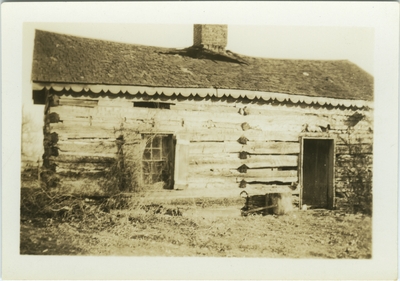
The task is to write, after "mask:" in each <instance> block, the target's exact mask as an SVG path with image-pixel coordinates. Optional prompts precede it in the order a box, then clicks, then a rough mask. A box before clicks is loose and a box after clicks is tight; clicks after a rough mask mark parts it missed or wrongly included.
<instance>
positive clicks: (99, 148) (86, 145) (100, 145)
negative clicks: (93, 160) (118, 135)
mask: <svg viewBox="0 0 400 281" xmlns="http://www.w3.org/2000/svg"><path fill="white" fill-rule="evenodd" d="M57 146H58V147H59V149H60V150H61V152H85V153H88V154H91V153H117V152H118V147H117V144H116V141H108V140H106V141H104V140H99V141H96V142H94V141H84V140H82V141H78V140H69V141H65V140H64V141H60V142H58V143H57Z"/></svg>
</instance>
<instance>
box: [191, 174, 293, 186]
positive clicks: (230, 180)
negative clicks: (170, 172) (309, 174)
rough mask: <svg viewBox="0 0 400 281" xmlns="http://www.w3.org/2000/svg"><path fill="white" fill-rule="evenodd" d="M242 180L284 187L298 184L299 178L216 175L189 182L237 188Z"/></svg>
mask: <svg viewBox="0 0 400 281" xmlns="http://www.w3.org/2000/svg"><path fill="white" fill-rule="evenodd" d="M242 180H245V181H246V182H247V183H251V182H258V183H265V184H268V183H270V184H277V185H282V184H284V183H287V184H289V185H290V184H291V183H292V182H297V181H298V178H297V177H296V176H294V177H278V176H275V177H273V176H268V175H267V176H263V177H261V176H260V177H257V178H250V177H240V176H238V177H226V176H216V175H211V176H201V177H198V176H195V175H189V178H188V182H189V183H190V182H205V183H211V182H213V183H214V182H216V183H226V184H227V185H229V184H234V185H236V186H239V185H240V182H241V181H242Z"/></svg>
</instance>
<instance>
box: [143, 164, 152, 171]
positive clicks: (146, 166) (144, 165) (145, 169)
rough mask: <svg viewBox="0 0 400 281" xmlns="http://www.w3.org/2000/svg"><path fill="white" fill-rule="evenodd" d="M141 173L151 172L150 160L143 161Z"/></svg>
mask: <svg viewBox="0 0 400 281" xmlns="http://www.w3.org/2000/svg"><path fill="white" fill-rule="evenodd" d="M143 173H145V174H150V173H151V162H146V161H143Z"/></svg>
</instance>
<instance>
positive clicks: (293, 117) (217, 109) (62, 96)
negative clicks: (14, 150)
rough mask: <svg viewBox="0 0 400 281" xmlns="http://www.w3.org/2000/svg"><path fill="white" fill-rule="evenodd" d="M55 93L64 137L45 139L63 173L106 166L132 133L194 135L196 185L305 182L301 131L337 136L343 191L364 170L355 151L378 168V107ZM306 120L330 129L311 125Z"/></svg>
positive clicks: (51, 128) (52, 126)
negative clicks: (352, 171) (150, 104)
mask: <svg viewBox="0 0 400 281" xmlns="http://www.w3.org/2000/svg"><path fill="white" fill-rule="evenodd" d="M49 97H50V98H49V99H48V105H49V106H46V108H48V109H47V111H46V117H45V128H44V134H45V139H51V135H53V138H55V135H56V136H57V142H54V141H53V142H50V143H49V142H47V143H45V156H44V159H45V161H48V163H47V164H48V165H50V166H51V165H53V166H54V165H55V166H56V170H57V173H58V174H60V175H67V174H71V173H72V174H77V175H84V176H91V175H96V174H100V175H101V174H102V173H104V172H106V171H107V169H108V167H109V166H110V163H112V161H113V159H115V157H116V153H117V151H118V147H117V144H116V139H117V138H118V137H119V136H120V135H121V134H125V135H126V134H128V133H127V132H129V135H130V142H132V143H135V140H137V141H138V142H140V140H141V138H140V136H141V133H168V134H173V135H174V136H175V137H176V138H177V139H183V140H186V141H187V142H188V143H189V149H188V163H187V165H188V173H187V174H188V175H187V187H188V188H189V189H207V190H210V189H224V190H232V189H237V190H238V194H239V192H240V189H239V186H240V187H245V186H246V187H247V188H249V189H254V190H257V188H263V190H266V189H268V188H269V191H270V192H276V191H277V190H286V191H287V190H289V189H288V188H289V186H290V185H291V183H293V182H298V181H299V178H298V174H299V172H298V171H299V156H300V147H301V145H300V140H301V136H315V137H332V138H334V139H335V140H336V141H335V143H336V147H335V155H336V157H335V165H336V167H335V187H336V191H338V192H346V191H347V190H348V189H349V190H350V189H351V180H352V179H351V176H350V175H349V172H348V169H347V168H348V166H351V167H350V168H356V169H357V167H353V166H357V160H356V163H354V162H355V157H354V155H357V159H361V160H360V165H365V164H367V165H368V167H370V168H371V171H372V144H373V133H372V129H373V124H372V120H373V113H372V110H371V109H365V108H364V109H357V110H356V109H354V108H345V107H333V106H320V105H314V104H311V105H306V104H291V103H287V102H282V103H280V102H268V103H266V102H264V101H254V100H253V101H251V100H247V99H233V98H220V99H217V98H197V97H190V98H181V97H171V98H167V97H161V96H154V97H152V98H151V101H154V102H168V103H170V109H156V108H143V107H134V106H133V103H134V102H135V101H146V100H148V99H149V97H146V96H145V95H138V96H132V95H106V94H90V93H86V94H83V95H77V94H72V93H71V92H50V93H49ZM360 116H362V118H361V119H360ZM355 119H356V120H355ZM306 123H307V124H309V125H315V126H320V128H322V129H321V131H324V132H303V131H304V124H306ZM328 124H329V126H328ZM326 128H327V129H326ZM128 145H129V141H128ZM140 147H142V149H143V147H144V146H143V144H141V146H140ZM346 167H347V168H346ZM291 191H292V192H293V193H294V194H296V193H298V192H299V191H298V190H294V191H293V190H291Z"/></svg>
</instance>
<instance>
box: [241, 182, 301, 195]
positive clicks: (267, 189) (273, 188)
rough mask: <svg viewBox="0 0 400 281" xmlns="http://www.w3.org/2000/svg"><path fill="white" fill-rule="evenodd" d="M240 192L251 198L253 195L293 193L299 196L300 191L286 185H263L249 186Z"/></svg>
mask: <svg viewBox="0 0 400 281" xmlns="http://www.w3.org/2000/svg"><path fill="white" fill-rule="evenodd" d="M239 191H240V192H242V191H245V192H246V193H247V194H248V195H249V196H253V195H264V194H269V193H287V192H289V193H292V194H298V193H299V191H298V190H292V189H291V188H290V186H285V185H263V184H252V185H249V184H248V185H247V186H246V188H243V189H239Z"/></svg>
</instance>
